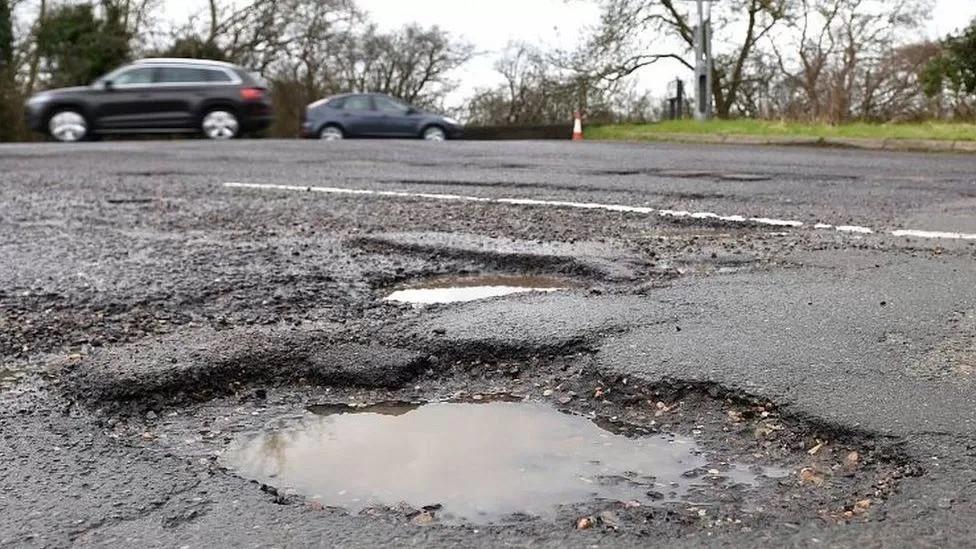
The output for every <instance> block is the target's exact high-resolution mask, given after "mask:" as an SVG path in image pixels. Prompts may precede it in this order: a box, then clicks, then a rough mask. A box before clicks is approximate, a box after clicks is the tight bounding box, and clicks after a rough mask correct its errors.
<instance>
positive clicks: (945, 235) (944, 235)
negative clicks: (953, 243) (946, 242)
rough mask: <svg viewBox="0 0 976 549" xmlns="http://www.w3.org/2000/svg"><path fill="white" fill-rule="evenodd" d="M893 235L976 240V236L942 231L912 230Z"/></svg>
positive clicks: (893, 232)
mask: <svg viewBox="0 0 976 549" xmlns="http://www.w3.org/2000/svg"><path fill="white" fill-rule="evenodd" d="M891 234H893V235H895V236H914V237H916V238H951V239H956V240H976V234H966V233H947V232H942V231H916V230H912V229H905V230H899V231H891Z"/></svg>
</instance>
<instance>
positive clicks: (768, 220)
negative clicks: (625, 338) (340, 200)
mask: <svg viewBox="0 0 976 549" xmlns="http://www.w3.org/2000/svg"><path fill="white" fill-rule="evenodd" d="M224 186H225V187H230V188H238V189H264V190H281V191H301V192H317V193H327V194H345V195H368V196H389V197H396V198H424V199H428V200H447V201H455V202H482V203H489V204H515V205H521V206H548V207H555V208H577V209H583V210H603V211H608V212H625V213H638V214H646V215H658V216H662V217H676V218H683V217H689V218H692V219H715V220H719V221H729V222H733V223H755V224H758V225H770V226H773V227H803V226H804V224H803V222H802V221H796V220H792V219H776V218H772V217H746V216H742V215H719V214H717V213H713V212H689V211H685V210H659V209H657V208H650V207H647V206H625V205H623V204H602V203H599V202H571V201H566V200H539V199H534V198H485V197H480V196H468V195H462V194H441V193H415V192H406V191H376V190H372V189H349V188H345V187H317V186H309V185H280V184H273V183H238V182H228V183H224ZM813 228H815V229H823V230H834V231H839V232H844V233H856V234H874V233H875V232H876V231H875V230H874V229H872V228H870V227H864V226H861V225H831V224H828V223H816V224H814V225H813ZM889 234H891V235H894V236H913V237H916V238H942V239H954V240H976V234H967V233H953V232H942V231H919V230H908V229H904V230H897V231H890V232H889Z"/></svg>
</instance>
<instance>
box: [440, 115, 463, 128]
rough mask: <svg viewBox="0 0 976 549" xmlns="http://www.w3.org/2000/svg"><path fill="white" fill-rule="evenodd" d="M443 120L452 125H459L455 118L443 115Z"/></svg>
mask: <svg viewBox="0 0 976 549" xmlns="http://www.w3.org/2000/svg"><path fill="white" fill-rule="evenodd" d="M444 122H447V123H448V124H450V125H452V126H460V125H461V123H460V122H458V121H457V120H455V119H453V118H451V117H450V116H445V117H444Z"/></svg>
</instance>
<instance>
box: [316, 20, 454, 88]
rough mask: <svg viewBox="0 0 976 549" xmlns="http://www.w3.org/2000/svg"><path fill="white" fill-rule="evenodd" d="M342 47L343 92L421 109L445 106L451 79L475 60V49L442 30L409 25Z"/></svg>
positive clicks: (371, 30)
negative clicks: (442, 102) (392, 99)
mask: <svg viewBox="0 0 976 549" xmlns="http://www.w3.org/2000/svg"><path fill="white" fill-rule="evenodd" d="M342 45H343V47H342V48H341V49H340V50H338V52H337V54H336V56H335V57H334V59H333V61H334V63H333V66H334V67H335V69H336V74H337V75H338V76H337V78H336V81H335V83H336V84H337V85H338V86H339V87H340V88H342V89H345V90H347V91H373V92H381V93H388V94H390V95H393V96H396V97H399V98H401V99H403V100H405V101H408V102H411V103H418V104H421V105H434V104H437V103H438V102H439V101H440V100H442V99H443V97H444V95H445V94H446V93H448V92H449V91H450V90H451V89H452V88H453V86H454V82H453V81H452V80H451V79H450V78H449V74H450V73H451V72H452V71H454V70H455V69H457V68H458V67H460V66H461V65H463V64H464V63H466V62H467V61H468V60H469V59H470V58H471V56H472V54H473V48H472V47H471V45H470V44H468V43H466V42H463V41H461V40H458V39H455V38H454V37H453V36H451V34H450V33H448V32H447V31H444V30H443V29H441V28H439V27H436V26H434V27H430V28H423V27H420V26H417V25H407V26H405V27H403V28H402V29H400V30H398V31H393V32H389V33H380V32H378V31H377V30H376V28H375V27H374V26H370V27H368V28H367V29H366V30H365V31H363V32H362V33H359V34H357V35H355V36H352V37H350V38H349V39H348V40H346V41H345V42H344V43H343V44H342Z"/></svg>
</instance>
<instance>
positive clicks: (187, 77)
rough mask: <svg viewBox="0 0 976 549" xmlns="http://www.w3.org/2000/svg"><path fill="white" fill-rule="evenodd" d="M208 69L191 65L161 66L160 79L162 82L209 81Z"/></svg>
mask: <svg viewBox="0 0 976 549" xmlns="http://www.w3.org/2000/svg"><path fill="white" fill-rule="evenodd" d="M208 72H210V71H208V70H207V69H194V68H190V67H161V68H160V69H159V79H158V80H157V82H159V83H161V84H197V83H202V82H207V81H209V79H208V74H207V73H208Z"/></svg>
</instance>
